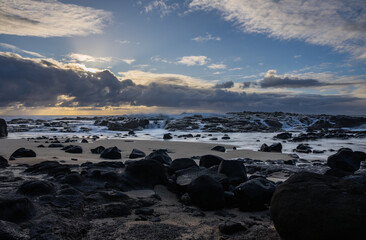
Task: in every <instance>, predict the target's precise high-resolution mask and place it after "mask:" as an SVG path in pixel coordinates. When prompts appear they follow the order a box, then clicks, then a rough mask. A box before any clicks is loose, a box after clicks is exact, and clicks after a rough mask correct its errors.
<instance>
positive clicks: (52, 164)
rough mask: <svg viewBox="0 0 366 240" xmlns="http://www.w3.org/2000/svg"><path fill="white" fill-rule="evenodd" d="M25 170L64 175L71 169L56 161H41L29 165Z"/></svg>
mask: <svg viewBox="0 0 366 240" xmlns="http://www.w3.org/2000/svg"><path fill="white" fill-rule="evenodd" d="M25 172H28V173H35V174H48V175H51V176H58V175H65V174H67V173H69V172H71V170H70V167H69V166H68V165H63V164H60V163H59V162H56V161H43V162H40V163H37V164H34V165H31V166H29V167H28V168H27V169H26V170H25Z"/></svg>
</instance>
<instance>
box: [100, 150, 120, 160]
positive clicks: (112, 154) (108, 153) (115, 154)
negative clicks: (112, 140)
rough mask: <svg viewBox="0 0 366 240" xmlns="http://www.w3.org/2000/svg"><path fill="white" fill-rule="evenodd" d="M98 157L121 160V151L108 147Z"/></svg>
mask: <svg viewBox="0 0 366 240" xmlns="http://www.w3.org/2000/svg"><path fill="white" fill-rule="evenodd" d="M100 157H101V158H105V159H121V158H122V156H121V150H119V149H118V148H117V147H110V148H107V149H105V150H104V151H103V152H102V153H101V154H100Z"/></svg>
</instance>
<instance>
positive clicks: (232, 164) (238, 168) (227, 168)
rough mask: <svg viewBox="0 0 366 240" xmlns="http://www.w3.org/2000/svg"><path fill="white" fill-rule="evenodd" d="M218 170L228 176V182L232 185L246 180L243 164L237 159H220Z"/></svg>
mask: <svg viewBox="0 0 366 240" xmlns="http://www.w3.org/2000/svg"><path fill="white" fill-rule="evenodd" d="M218 172H219V173H222V174H225V175H226V176H227V177H228V180H229V184H231V185H234V186H236V185H238V184H240V183H242V182H245V181H247V180H248V176H247V172H246V169H245V166H244V164H243V162H242V161H239V160H222V161H221V163H220V165H219V169H218Z"/></svg>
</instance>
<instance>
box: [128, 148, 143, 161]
mask: <svg viewBox="0 0 366 240" xmlns="http://www.w3.org/2000/svg"><path fill="white" fill-rule="evenodd" d="M145 156H146V154H145V153H144V152H143V151H141V150H138V149H136V148H134V149H132V152H131V153H130V156H129V158H130V159H135V158H143V157H145Z"/></svg>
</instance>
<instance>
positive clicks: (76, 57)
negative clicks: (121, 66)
mask: <svg viewBox="0 0 366 240" xmlns="http://www.w3.org/2000/svg"><path fill="white" fill-rule="evenodd" d="M68 57H69V58H70V59H71V60H72V61H73V62H95V63H105V62H111V61H112V58H111V57H93V56H89V55H86V54H80V53H71V54H69V55H68Z"/></svg>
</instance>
